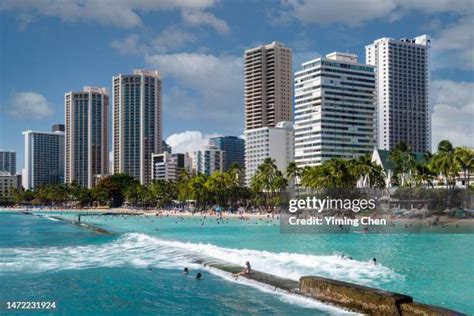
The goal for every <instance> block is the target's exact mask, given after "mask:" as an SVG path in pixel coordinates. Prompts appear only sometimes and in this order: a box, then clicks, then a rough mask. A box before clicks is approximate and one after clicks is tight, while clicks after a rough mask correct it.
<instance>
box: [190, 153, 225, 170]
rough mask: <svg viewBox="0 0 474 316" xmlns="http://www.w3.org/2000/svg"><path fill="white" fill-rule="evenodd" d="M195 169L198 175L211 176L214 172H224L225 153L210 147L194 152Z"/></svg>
mask: <svg viewBox="0 0 474 316" xmlns="http://www.w3.org/2000/svg"><path fill="white" fill-rule="evenodd" d="M193 168H194V170H195V171H196V173H202V174H205V175H208V176H209V175H211V174H212V173H213V172H214V171H224V152H223V151H222V150H220V149H217V147H215V146H212V145H209V146H206V147H205V148H203V149H201V150H197V151H195V152H194V156H193Z"/></svg>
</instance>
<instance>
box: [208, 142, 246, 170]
mask: <svg viewBox="0 0 474 316" xmlns="http://www.w3.org/2000/svg"><path fill="white" fill-rule="evenodd" d="M209 143H210V144H211V145H213V146H215V147H216V148H217V149H220V150H222V151H223V152H224V171H227V170H229V169H230V167H231V166H232V164H234V163H237V164H238V165H239V166H240V167H241V168H244V167H245V141H244V140H243V139H242V138H240V137H237V136H222V137H212V138H211V139H210V140H209Z"/></svg>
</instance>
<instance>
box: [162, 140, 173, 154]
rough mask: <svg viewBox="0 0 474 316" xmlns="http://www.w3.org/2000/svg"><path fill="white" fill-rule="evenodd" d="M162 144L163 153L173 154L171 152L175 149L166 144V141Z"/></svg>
mask: <svg viewBox="0 0 474 316" xmlns="http://www.w3.org/2000/svg"><path fill="white" fill-rule="evenodd" d="M161 144H162V145H161V149H162V152H165V151H166V152H168V153H170V154H171V152H172V151H173V148H171V146H170V145H168V143H167V142H165V141H163V142H162V143H161Z"/></svg>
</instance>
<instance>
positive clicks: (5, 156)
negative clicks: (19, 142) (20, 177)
mask: <svg viewBox="0 0 474 316" xmlns="http://www.w3.org/2000/svg"><path fill="white" fill-rule="evenodd" d="M2 171H3V172H8V173H10V174H11V175H15V174H16V151H14V150H0V172H2Z"/></svg>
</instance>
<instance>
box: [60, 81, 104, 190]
mask: <svg viewBox="0 0 474 316" xmlns="http://www.w3.org/2000/svg"><path fill="white" fill-rule="evenodd" d="M108 109H109V96H108V94H107V91H106V89H105V88H92V87H84V91H81V92H68V93H66V94H65V113H66V118H65V121H66V145H65V146H66V152H65V158H66V171H65V181H66V183H71V182H72V181H77V182H78V183H79V184H80V185H82V186H84V187H88V188H91V187H93V186H94V185H95V183H96V180H97V179H98V178H99V177H101V176H104V175H105V174H107V173H108V164H109V151H108V113H109V111H108Z"/></svg>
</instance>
